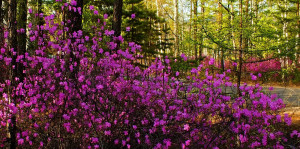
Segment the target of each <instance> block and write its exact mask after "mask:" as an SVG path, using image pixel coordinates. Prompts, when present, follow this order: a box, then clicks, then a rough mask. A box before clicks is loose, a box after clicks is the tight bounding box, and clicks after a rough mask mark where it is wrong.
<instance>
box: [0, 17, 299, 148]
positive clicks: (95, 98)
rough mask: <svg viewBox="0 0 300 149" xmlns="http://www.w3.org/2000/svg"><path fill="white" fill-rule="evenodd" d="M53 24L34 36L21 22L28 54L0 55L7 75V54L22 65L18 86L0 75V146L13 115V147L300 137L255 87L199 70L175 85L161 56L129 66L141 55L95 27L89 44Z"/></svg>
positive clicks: (280, 142)
mask: <svg viewBox="0 0 300 149" xmlns="http://www.w3.org/2000/svg"><path fill="white" fill-rule="evenodd" d="M95 15H97V14H95ZM55 17H56V16H54V15H50V16H46V17H45V22H46V23H45V24H44V25H43V26H40V27H39V28H40V29H41V30H43V34H42V35H41V34H39V33H38V32H39V31H38V28H36V27H33V26H32V25H31V24H29V29H30V31H29V32H30V40H31V42H37V44H38V47H37V48H36V49H30V50H31V51H30V52H27V53H25V55H18V53H16V52H15V51H14V49H9V48H7V46H4V47H2V48H1V57H0V60H1V64H5V65H6V66H7V67H9V68H10V69H14V66H12V65H11V64H12V58H13V57H12V56H11V55H16V57H17V59H16V62H17V63H18V64H21V65H23V66H24V67H25V69H24V71H23V73H24V76H25V77H24V80H20V79H19V78H9V77H7V78H5V79H4V80H5V81H4V82H1V84H0V94H1V96H2V97H3V98H2V99H1V100H0V146H1V147H7V146H9V143H10V141H9V135H10V134H9V130H8V126H9V125H12V122H11V118H12V117H13V116H15V117H16V127H17V129H16V137H17V144H18V148H59V147H60V148H122V147H124V148H170V147H173V148H230V147H233V148H258V147H261V148H283V147H285V146H287V145H294V146H296V145H298V146H299V144H296V143H297V139H299V138H300V132H298V131H293V132H286V131H285V130H284V129H283V127H281V126H282V125H291V119H290V118H289V116H288V115H284V116H282V115H280V114H279V112H278V110H280V109H282V108H283V107H284V104H283V101H282V100H281V99H278V98H277V97H276V95H267V94H265V93H263V92H262V87H260V86H259V85H256V86H247V84H244V85H243V86H241V87H240V91H241V95H240V96H238V95H237V94H236V93H235V91H234V89H235V86H236V85H235V84H234V83H232V82H230V78H229V77H227V74H229V73H231V72H230V70H227V71H226V72H224V73H222V74H216V75H213V74H212V73H211V72H210V71H209V69H204V68H202V65H199V67H197V68H193V69H192V70H191V75H190V76H188V77H187V78H186V80H188V82H190V83H183V82H182V81H180V80H179V79H178V77H180V75H181V74H180V72H175V73H173V72H172V71H171V67H170V65H169V63H170V60H169V59H168V58H167V57H166V58H164V59H156V60H155V61H154V62H153V63H152V64H151V66H149V67H148V68H145V69H142V68H140V67H138V66H137V65H136V64H135V62H136V59H138V58H141V57H142V55H140V52H141V50H142V49H141V47H140V46H139V45H137V44H135V43H134V42H124V39H123V38H122V37H121V36H119V37H114V36H113V35H114V33H113V32H114V31H112V30H110V29H109V28H108V27H107V26H106V25H105V24H106V22H105V21H106V20H105V19H104V20H100V19H99V20H98V24H97V25H95V27H94V32H93V34H92V33H90V34H89V36H88V35H84V34H83V32H82V31H81V30H79V31H78V32H73V33H72V34H70V35H68V36H67V38H64V34H63V31H64V30H63V28H62V27H63V25H62V23H63V22H61V23H54V19H55ZM104 18H107V16H106V17H104ZM117 43H121V46H120V47H122V48H120V49H117V47H118V46H117ZM50 51H52V53H51V52H50ZM53 51H55V52H53ZM49 53H51V54H49ZM70 55H73V57H72V56H70ZM212 61H213V59H212ZM209 65H213V63H211V62H210V63H209ZM201 72H204V73H205V77H204V78H202V77H200V73H201ZM7 73H8V72H7ZM172 74H175V75H172ZM74 76H75V77H74ZM229 90H231V92H228V91H229ZM232 90H233V91H232ZM228 93H233V94H228ZM286 134H288V135H286ZM288 140H294V141H295V142H296V143H295V144H287V142H288ZM298 143H299V142H298Z"/></svg>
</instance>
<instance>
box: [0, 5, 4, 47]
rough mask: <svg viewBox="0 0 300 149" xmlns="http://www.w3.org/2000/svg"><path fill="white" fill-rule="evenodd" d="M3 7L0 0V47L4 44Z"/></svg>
mask: <svg viewBox="0 0 300 149" xmlns="http://www.w3.org/2000/svg"><path fill="white" fill-rule="evenodd" d="M3 13H4V11H3V8H2V0H0V48H1V47H3V45H4V41H5V39H4V25H3V15H4V14H3Z"/></svg>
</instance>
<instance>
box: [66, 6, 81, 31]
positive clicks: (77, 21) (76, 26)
mask: <svg viewBox="0 0 300 149" xmlns="http://www.w3.org/2000/svg"><path fill="white" fill-rule="evenodd" d="M76 7H80V8H81V11H83V0H77V5H76ZM82 13H83V12H81V14H80V13H78V12H74V11H72V12H69V13H68V14H69V16H68V19H70V20H71V24H70V27H69V29H70V30H69V31H70V33H73V32H77V31H79V30H82Z"/></svg>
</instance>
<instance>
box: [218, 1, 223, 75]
mask: <svg viewBox="0 0 300 149" xmlns="http://www.w3.org/2000/svg"><path fill="white" fill-rule="evenodd" d="M218 4H219V32H220V33H221V30H222V23H223V13H222V0H219V3H218ZM220 51H221V56H220V57H221V59H220V61H221V71H222V73H223V72H224V69H225V66H224V49H223V48H222V47H220Z"/></svg>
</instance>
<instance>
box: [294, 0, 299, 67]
mask: <svg viewBox="0 0 300 149" xmlns="http://www.w3.org/2000/svg"><path fill="white" fill-rule="evenodd" d="M299 1H300V0H298V1H297V13H296V15H297V35H296V52H295V57H296V59H295V67H297V66H298V65H299V64H298V59H299V55H298V51H299V45H298V44H299V37H300V20H299Z"/></svg>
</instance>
